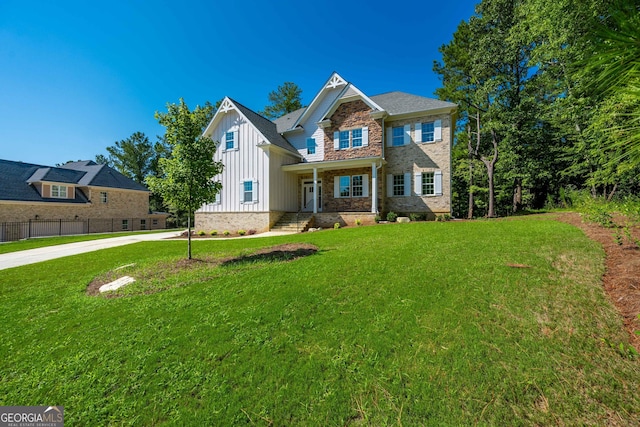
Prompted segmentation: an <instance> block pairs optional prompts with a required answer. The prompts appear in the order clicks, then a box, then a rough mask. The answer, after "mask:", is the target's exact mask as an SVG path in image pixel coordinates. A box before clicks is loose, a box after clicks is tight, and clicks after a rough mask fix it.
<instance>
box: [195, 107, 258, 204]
mask: <svg viewBox="0 0 640 427" xmlns="http://www.w3.org/2000/svg"><path fill="white" fill-rule="evenodd" d="M235 131H237V132H238V133H237V138H238V140H237V142H236V145H237V148H234V149H232V150H226V149H225V146H226V144H225V135H226V133H227V132H235ZM211 138H212V139H213V140H214V141H219V142H220V144H219V145H218V149H217V151H216V154H215V156H214V160H216V161H221V162H222V163H223V164H224V170H223V172H222V174H221V175H219V176H217V177H216V178H215V179H218V180H220V182H221V183H222V191H221V192H220V195H219V198H218V200H219V201H218V202H216V203H208V204H205V205H203V206H202V208H200V210H199V212H265V211H268V210H269V198H268V197H267V196H268V194H269V179H270V177H269V156H268V154H267V153H266V152H265V151H264V150H263V149H261V148H259V147H258V144H259V143H261V142H263V138H262V136H261V135H260V133H259V132H258V131H257V130H256V129H255V128H254V127H253V125H251V123H249V122H248V121H246V120H244V119H243V117H242V116H241V115H240V114H238V112H237V111H235V110H230V111H229V112H228V113H226V114H225V115H224V117H222V120H221V121H220V123H219V124H218V126H216V128H215V129H214V130H213V133H212V135H211ZM248 180H250V181H254V183H255V184H254V191H257V201H256V202H251V203H242V202H241V201H242V198H241V196H242V191H241V190H242V185H243V182H244V181H248ZM256 184H257V188H255V186H256ZM254 198H255V196H254Z"/></svg>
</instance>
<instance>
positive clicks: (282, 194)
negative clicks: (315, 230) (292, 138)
mask: <svg viewBox="0 0 640 427" xmlns="http://www.w3.org/2000/svg"><path fill="white" fill-rule="evenodd" d="M269 160H270V162H269V164H270V166H269V174H270V178H271V179H270V183H269V184H270V188H269V207H270V209H271V210H272V211H288V212H291V211H294V212H295V211H297V210H298V207H297V204H298V203H297V202H298V177H297V175H295V174H293V173H287V172H283V171H282V169H281V167H282V165H289V164H292V163H297V162H298V161H299V160H298V159H296V158H294V157H292V156H288V155H286V154H281V153H277V152H275V151H271V152H270V153H269Z"/></svg>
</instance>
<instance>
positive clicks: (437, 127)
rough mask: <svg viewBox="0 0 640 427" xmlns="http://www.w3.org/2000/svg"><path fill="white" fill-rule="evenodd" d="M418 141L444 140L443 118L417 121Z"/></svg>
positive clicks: (416, 137) (416, 136) (416, 135)
mask: <svg viewBox="0 0 640 427" xmlns="http://www.w3.org/2000/svg"><path fill="white" fill-rule="evenodd" d="M415 139H416V142H436V141H442V120H435V121H433V122H424V123H416V134H415Z"/></svg>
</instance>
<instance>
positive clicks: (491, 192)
mask: <svg viewBox="0 0 640 427" xmlns="http://www.w3.org/2000/svg"><path fill="white" fill-rule="evenodd" d="M485 164H486V165H487V178H488V179H489V210H488V211H487V217H488V218H495V217H496V210H495V202H494V201H495V198H496V197H495V189H494V188H493V165H494V163H493V162H489V163H485Z"/></svg>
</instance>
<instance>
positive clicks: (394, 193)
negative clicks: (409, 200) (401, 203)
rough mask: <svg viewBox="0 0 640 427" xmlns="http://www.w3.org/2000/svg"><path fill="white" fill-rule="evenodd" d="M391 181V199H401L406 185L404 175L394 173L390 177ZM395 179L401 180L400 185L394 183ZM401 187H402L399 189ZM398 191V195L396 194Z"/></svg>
mask: <svg viewBox="0 0 640 427" xmlns="http://www.w3.org/2000/svg"><path fill="white" fill-rule="evenodd" d="M391 176H392V179H393V183H392V184H391V188H392V189H393V191H392V193H391V197H403V196H404V193H405V191H404V188H405V186H406V185H407V183H406V179H405V174H404V173H394V174H392V175H391ZM396 178H402V184H400V183H396ZM400 186H402V187H400ZM398 190H399V194H396V193H398Z"/></svg>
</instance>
